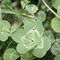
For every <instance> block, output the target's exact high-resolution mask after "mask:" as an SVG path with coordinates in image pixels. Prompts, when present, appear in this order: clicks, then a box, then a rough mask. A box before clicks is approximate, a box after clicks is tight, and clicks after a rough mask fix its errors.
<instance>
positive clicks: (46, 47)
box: [32, 37, 51, 58]
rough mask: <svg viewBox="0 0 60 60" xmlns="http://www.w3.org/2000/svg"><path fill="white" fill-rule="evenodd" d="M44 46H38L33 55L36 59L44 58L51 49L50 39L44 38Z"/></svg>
mask: <svg viewBox="0 0 60 60" xmlns="http://www.w3.org/2000/svg"><path fill="white" fill-rule="evenodd" d="M41 39H42V43H41V44H42V46H41V45H38V46H37V47H36V48H35V49H34V50H33V51H32V53H33V55H34V56H36V57H39V58H41V57H43V56H45V54H46V53H47V51H48V50H49V49H50V47H51V41H50V39H49V38H48V37H42V38H41ZM47 43H48V44H47Z"/></svg>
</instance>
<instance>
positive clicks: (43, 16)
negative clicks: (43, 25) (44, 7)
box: [36, 11, 46, 22]
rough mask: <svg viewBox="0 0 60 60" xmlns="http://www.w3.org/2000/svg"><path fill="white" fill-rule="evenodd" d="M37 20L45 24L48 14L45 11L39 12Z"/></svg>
mask: <svg viewBox="0 0 60 60" xmlns="http://www.w3.org/2000/svg"><path fill="white" fill-rule="evenodd" d="M36 17H37V19H38V20H40V21H42V22H44V21H45V19H46V13H45V12H44V11H39V12H38V13H37V15H36Z"/></svg>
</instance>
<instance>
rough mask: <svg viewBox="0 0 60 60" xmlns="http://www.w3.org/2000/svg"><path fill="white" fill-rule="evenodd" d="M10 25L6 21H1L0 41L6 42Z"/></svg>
mask: <svg viewBox="0 0 60 60" xmlns="http://www.w3.org/2000/svg"><path fill="white" fill-rule="evenodd" d="M10 26H11V25H10V23H9V22H8V21H6V20H1V21H0V40H1V41H6V40H7V39H8V37H9V33H10Z"/></svg>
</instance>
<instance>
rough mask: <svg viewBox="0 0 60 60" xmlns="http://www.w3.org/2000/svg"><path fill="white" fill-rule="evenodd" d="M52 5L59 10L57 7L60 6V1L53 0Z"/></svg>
mask: <svg viewBox="0 0 60 60" xmlns="http://www.w3.org/2000/svg"><path fill="white" fill-rule="evenodd" d="M52 5H53V7H54V8H56V9H57V7H58V6H59V5H60V0H52Z"/></svg>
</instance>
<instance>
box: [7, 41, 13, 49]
mask: <svg viewBox="0 0 60 60" xmlns="http://www.w3.org/2000/svg"><path fill="white" fill-rule="evenodd" d="M12 42H13V41H11V42H10V43H9V44H8V46H7V48H6V49H8V48H9V46H10V45H11V43H12Z"/></svg>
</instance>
